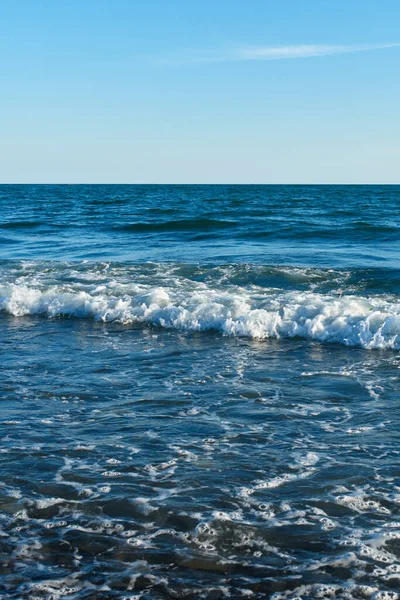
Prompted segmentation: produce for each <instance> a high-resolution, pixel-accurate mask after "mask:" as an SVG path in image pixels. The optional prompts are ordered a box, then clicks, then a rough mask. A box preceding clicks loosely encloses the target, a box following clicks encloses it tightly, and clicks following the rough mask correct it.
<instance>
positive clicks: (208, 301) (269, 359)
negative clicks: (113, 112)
mask: <svg viewBox="0 0 400 600" xmlns="http://www.w3.org/2000/svg"><path fill="white" fill-rule="evenodd" d="M399 259H400V186H395V185H393V186H357V185H354V186H347V185H342V186H335V185H331V186H317V185H274V186H269V185H1V186H0V440H1V442H0V597H1V598H2V599H4V600H11V599H15V600H20V599H29V600H39V599H47V600H64V599H66V600H108V599H110V600H111V599H120V600H128V599H135V600H138V599H144V600H146V599H154V600H161V599H182V600H190V599H196V600H197V599H205V600H218V599H221V600H225V599H230V598H232V599H247V598H248V599H249V600H259V599H271V600H289V599H291V600H313V599H321V598H322V599H324V598H325V599H343V600H353V599H365V600H395V599H398V598H399V597H400V593H399V591H400V518H399V517H400V443H399V442H400V380H399V374H400V370H399V368H400V355H399V349H400V262H399Z"/></svg>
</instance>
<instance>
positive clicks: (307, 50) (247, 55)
mask: <svg viewBox="0 0 400 600" xmlns="http://www.w3.org/2000/svg"><path fill="white" fill-rule="evenodd" d="M399 46H400V42H396V43H391V44H361V45H316V44H309V45H294V46H239V47H235V48H231V49H230V50H227V51H224V52H216V53H214V54H208V55H204V56H190V55H186V56H185V57H180V58H170V59H163V60H161V61H157V62H159V63H161V64H170V65H173V64H175V65H179V64H188V63H208V62H209V63H211V62H228V61H250V60H288V59H294V58H312V57H319V56H332V55H334V54H349V53H351V52H366V51H370V50H383V49H385V48H397V47H399Z"/></svg>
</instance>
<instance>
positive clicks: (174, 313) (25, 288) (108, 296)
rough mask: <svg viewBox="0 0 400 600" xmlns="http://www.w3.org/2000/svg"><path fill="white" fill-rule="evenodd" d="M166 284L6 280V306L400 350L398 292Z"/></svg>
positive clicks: (0, 294) (1, 289) (2, 299)
mask: <svg viewBox="0 0 400 600" xmlns="http://www.w3.org/2000/svg"><path fill="white" fill-rule="evenodd" d="M169 283H170V285H169V286H168V285H166V286H155V287H154V286H150V285H143V284H133V283H129V284H127V283H118V282H115V281H110V282H107V283H106V284H104V283H103V284H101V285H98V284H95V283H94V284H92V285H91V286H90V288H88V287H87V286H86V289H82V286H80V285H79V284H76V283H75V284H72V285H69V286H65V285H62V284H56V285H46V286H41V285H33V284H32V285H28V284H26V283H5V284H3V285H0V310H1V311H3V312H4V313H8V314H9V315H13V316H14V317H22V316H25V315H42V316H46V317H50V318H56V317H77V318H91V319H94V320H97V321H102V322H115V323H122V324H126V325H129V324H144V325H154V326H159V327H165V328H171V329H177V330H181V331H186V332H196V331H216V332H219V333H221V334H224V335H233V336H242V337H248V338H253V339H258V340H267V339H269V338H294V337H299V338H304V339H309V340H318V341H320V342H336V343H340V344H343V345H346V346H358V347H361V348H365V349H395V350H398V349H400V302H398V301H397V300H396V298H394V299H393V298H392V299H387V298H382V297H381V296H376V297H371V298H368V297H364V296H356V295H342V296H336V295H334V294H321V293H315V292H312V291H282V290H276V289H275V290H274V289H269V290H266V289H262V288H258V289H257V288H254V287H252V288H250V289H248V290H247V289H245V288H242V287H234V286H233V287H232V288H230V289H227V290H224V289H214V288H213V287H211V286H210V285H208V284H205V283H201V284H200V283H195V282H193V281H188V280H186V279H184V278H182V279H181V278H179V279H178V280H175V281H174V283H172V282H169Z"/></svg>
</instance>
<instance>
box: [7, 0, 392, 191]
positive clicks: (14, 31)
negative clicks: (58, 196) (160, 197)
mask: <svg viewBox="0 0 400 600" xmlns="http://www.w3.org/2000/svg"><path fill="white" fill-rule="evenodd" d="M399 23H400V2H399V0H380V1H378V0H212V1H210V0H201V1H200V0H193V1H192V0H164V1H162V0H113V1H112V2H111V1H110V0H69V1H68V2H62V1H58V0H46V1H40V0H12V1H9V0H0V34H1V35H0V85H1V88H0V182H1V183H400V75H399V74H400V27H399Z"/></svg>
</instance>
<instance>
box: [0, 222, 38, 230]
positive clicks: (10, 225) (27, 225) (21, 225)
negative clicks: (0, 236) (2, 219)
mask: <svg viewBox="0 0 400 600" xmlns="http://www.w3.org/2000/svg"><path fill="white" fill-rule="evenodd" d="M43 224H44V223H42V221H9V222H7V223H0V228H1V229H31V228H34V227H40V225H43Z"/></svg>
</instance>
